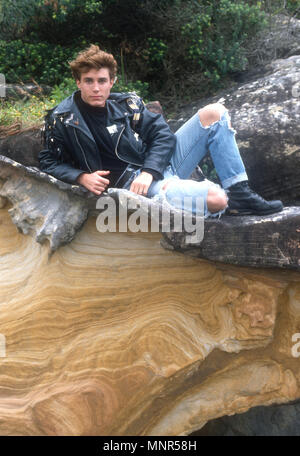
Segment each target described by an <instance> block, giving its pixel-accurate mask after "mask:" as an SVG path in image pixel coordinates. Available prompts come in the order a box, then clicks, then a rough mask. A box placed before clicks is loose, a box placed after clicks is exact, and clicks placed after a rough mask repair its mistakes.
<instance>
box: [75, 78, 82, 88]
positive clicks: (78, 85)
mask: <svg viewBox="0 0 300 456" xmlns="http://www.w3.org/2000/svg"><path fill="white" fill-rule="evenodd" d="M76 84H77V87H78V89H80V86H81V82H80V81H79V79H76Z"/></svg>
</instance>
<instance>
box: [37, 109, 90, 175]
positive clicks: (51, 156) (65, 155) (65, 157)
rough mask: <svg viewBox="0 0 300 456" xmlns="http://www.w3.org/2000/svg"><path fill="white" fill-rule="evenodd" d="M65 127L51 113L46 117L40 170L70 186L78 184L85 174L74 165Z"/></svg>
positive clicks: (40, 155) (40, 154)
mask: <svg viewBox="0 0 300 456" xmlns="http://www.w3.org/2000/svg"><path fill="white" fill-rule="evenodd" d="M63 128H64V127H63V125H62V124H61V122H60V120H59V119H56V118H54V117H53V115H52V113H51V112H50V113H49V114H48V115H47V116H46V117H45V127H44V144H43V146H44V149H43V150H41V152H40V153H39V157H38V158H39V161H40V169H41V170H42V171H44V172H45V173H48V174H51V175H52V176H54V177H56V179H60V180H62V181H64V182H68V183H69V184H76V183H77V179H78V177H79V176H80V175H81V174H82V173H83V172H84V171H83V170H81V169H77V168H76V167H75V166H74V165H73V164H72V158H71V155H70V153H69V152H68V150H67V148H66V145H65V141H64V138H63Z"/></svg>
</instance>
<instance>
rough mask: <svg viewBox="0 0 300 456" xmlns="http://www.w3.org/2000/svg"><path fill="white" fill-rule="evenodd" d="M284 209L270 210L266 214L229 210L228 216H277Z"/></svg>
mask: <svg viewBox="0 0 300 456" xmlns="http://www.w3.org/2000/svg"><path fill="white" fill-rule="evenodd" d="M282 209H283V207H281V208H280V209H277V210H274V209H272V210H271V209H270V210H269V211H264V212H261V211H260V212H258V211H249V210H248V211H247V210H245V211H239V210H238V209H227V211H226V215H270V214H276V213H277V212H281V211H282Z"/></svg>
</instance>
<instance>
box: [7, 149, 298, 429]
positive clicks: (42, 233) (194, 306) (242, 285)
mask: <svg viewBox="0 0 300 456" xmlns="http://www.w3.org/2000/svg"><path fill="white" fill-rule="evenodd" d="M1 163H2V167H1V168H0V435H187V434H189V433H191V432H193V431H195V430H198V429H200V428H201V427H202V426H204V424H205V423H206V422H207V421H209V420H213V419H214V418H217V417H220V416H224V415H228V414H233V413H242V412H244V411H246V410H248V409H249V408H251V407H254V406H258V405H269V404H274V403H286V402H289V401H292V400H296V399H299V397H300V388H299V381H300V367H299V366H300V365H299V361H298V360H297V358H296V357H295V354H296V355H297V350H296V349H297V347H295V343H296V342H295V340H294V339H292V338H293V335H294V334H295V333H297V332H298V331H299V329H298V328H299V326H300V288H299V272H296V271H287V270H280V269H277V270H275V269H257V270H254V269H249V268H242V267H236V266H230V265H225V264H222V263H213V262H210V261H207V260H203V259H200V258H197V257H193V256H190V255H182V253H180V252H177V251H176V250H172V251H170V250H166V249H163V248H162V245H161V242H160V240H161V233H141V232H138V233H133V232H130V231H128V232H124V233H122V232H115V233H110V232H106V233H101V232H99V231H98V230H97V218H96V216H97V211H96V210H95V199H93V198H92V197H91V195H90V194H89V193H88V192H84V191H83V190H82V189H80V187H78V186H73V187H72V186H70V185H68V184H64V183H62V182H59V181H56V180H55V179H54V180H53V178H51V176H47V175H43V174H42V173H40V172H39V171H38V170H37V169H35V168H26V167H24V166H23V165H21V164H18V163H16V162H13V161H11V160H10V159H8V158H2V161H1ZM112 190H113V189H112ZM128 193H129V192H128ZM111 194H112V195H114V197H115V198H116V200H118V201H119V202H121V203H122V195H123V196H124V193H123V191H114V190H113V191H112V193H111ZM136 198H137V199H139V198H141V197H138V196H136ZM144 199H145V200H147V199H146V198H144ZM148 201H149V200H148ZM149 204H151V202H150V201H149ZM212 223H215V224H220V226H221V224H222V219H220V220H214V221H212ZM261 266H263V265H261Z"/></svg>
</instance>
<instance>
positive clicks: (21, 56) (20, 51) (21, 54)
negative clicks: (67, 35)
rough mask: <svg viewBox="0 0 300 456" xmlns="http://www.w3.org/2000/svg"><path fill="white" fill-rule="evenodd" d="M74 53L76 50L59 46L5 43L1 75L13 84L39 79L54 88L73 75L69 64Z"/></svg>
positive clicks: (0, 51)
mask: <svg viewBox="0 0 300 456" xmlns="http://www.w3.org/2000/svg"><path fill="white" fill-rule="evenodd" d="M74 53H75V52H74V49H68V48H64V47H63V46H61V45H59V44H57V45H50V44H48V43H42V42H41V43H30V42H23V41H22V40H20V39H19V40H14V41H10V42H6V41H3V40H1V41H0V73H3V74H4V75H5V78H6V81H7V82H9V83H12V82H20V81H22V82H24V83H25V82H30V81H32V79H35V80H36V81H37V82H38V83H40V84H48V85H54V84H57V83H60V82H61V81H62V80H63V79H64V78H65V77H66V76H67V75H69V74H70V72H69V68H68V63H67V61H68V60H70V59H71V58H73V56H74Z"/></svg>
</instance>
